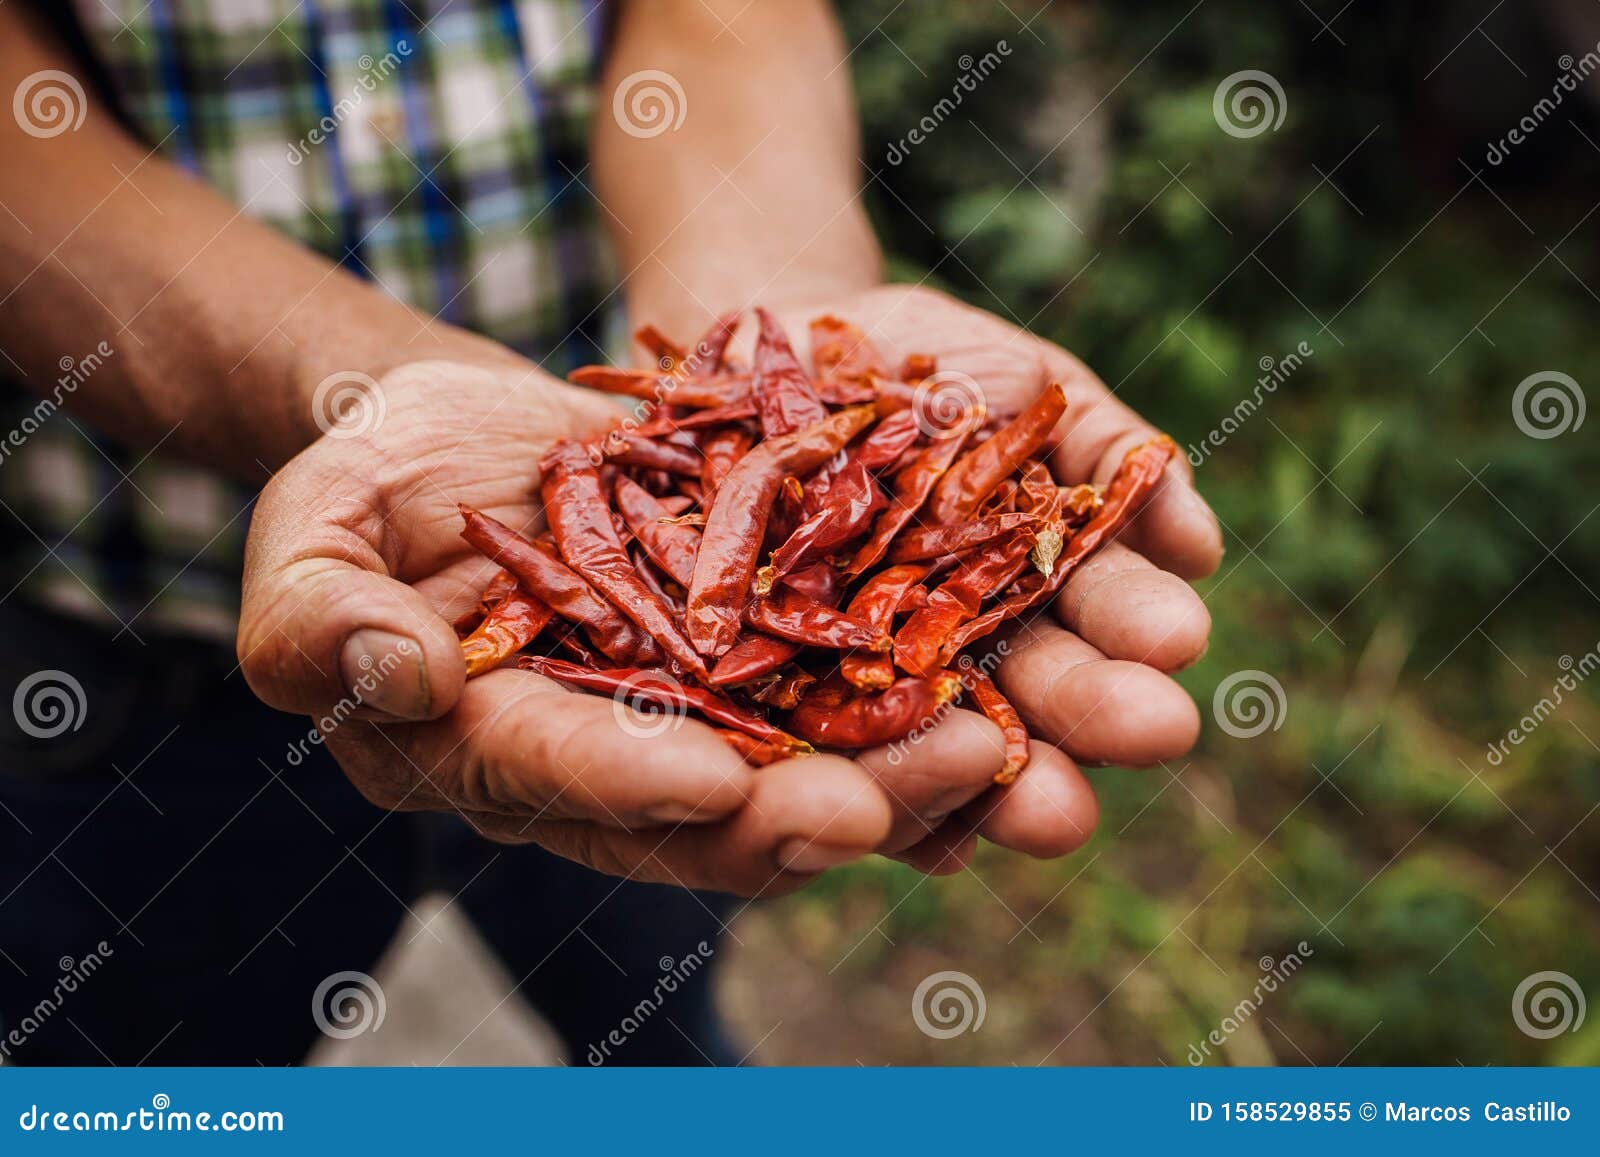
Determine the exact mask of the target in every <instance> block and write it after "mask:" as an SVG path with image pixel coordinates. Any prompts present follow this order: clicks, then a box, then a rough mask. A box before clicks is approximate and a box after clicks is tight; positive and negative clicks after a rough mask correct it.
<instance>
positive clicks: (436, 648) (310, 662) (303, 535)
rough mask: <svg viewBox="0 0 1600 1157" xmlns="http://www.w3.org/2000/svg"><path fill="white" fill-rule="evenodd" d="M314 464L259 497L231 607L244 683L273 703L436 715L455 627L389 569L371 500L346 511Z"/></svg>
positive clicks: (284, 476)
mask: <svg viewBox="0 0 1600 1157" xmlns="http://www.w3.org/2000/svg"><path fill="white" fill-rule="evenodd" d="M316 452H317V451H316V449H315V448H313V449H312V450H311V451H308V452H307V454H315V453H316ZM321 473H322V472H320V471H318V470H317V469H315V467H314V465H313V464H312V463H310V462H308V461H307V457H306V455H302V456H301V458H300V459H297V460H296V461H295V462H292V463H291V464H290V465H289V466H287V467H285V468H284V470H283V471H281V472H280V473H279V474H278V476H277V477H276V478H274V479H273V481H272V482H271V483H270V484H269V485H268V486H267V488H266V490H264V491H263V492H262V495H261V498H260V500H259V501H258V503H257V506H256V512H255V515H254V517H253V518H252V520H251V528H250V539H249V543H248V545H247V547H246V551H245V574H244V597H243V602H242V605H241V608H240V613H239V638H238V654H239V665H240V667H241V668H242V670H243V671H244V677H245V680H246V681H247V682H248V683H249V684H250V689H251V690H252V691H254V692H255V693H256V695H257V696H258V697H260V698H261V699H262V700H263V701H264V702H266V703H267V704H268V705H270V706H272V707H276V708H279V709H280V710H283V711H293V712H299V713H305V714H311V715H316V716H322V715H326V714H329V713H332V714H334V715H337V716H339V717H341V718H342V717H343V716H344V715H347V714H348V713H350V712H351V711H353V710H355V709H356V708H358V707H365V708H369V709H372V710H376V711H379V712H382V713H384V714H387V715H391V716H394V717H397V718H400V719H431V718H435V717H437V716H439V715H442V714H444V713H445V712H446V711H448V710H450V708H451V707H453V706H454V705H455V702H456V700H457V699H458V698H459V697H460V695H461V688H462V685H463V683H464V681H465V678H466V668H465V664H464V663H463V661H462V658H461V647H460V644H459V643H458V642H457V640H456V635H455V632H454V631H453V630H452V629H451V627H450V624H448V623H447V622H445V620H444V619H443V618H442V617H441V616H440V615H439V613H438V611H437V610H435V609H434V607H433V605H432V604H431V603H430V602H429V601H428V600H427V599H426V598H424V597H423V596H422V595H421V594H419V593H418V592H417V591H415V590H413V589H412V588H411V587H410V586H407V585H406V584H405V583H402V582H399V581H397V580H395V579H393V578H391V577H390V576H389V574H388V571H387V567H386V565H385V563H384V561H383V558H382V556H381V554H380V553H379V551H378V549H377V546H376V544H377V543H378V542H380V541H381V538H380V534H381V533H382V518H381V516H380V515H379V514H378V513H377V511H378V510H379V504H378V503H377V502H376V501H368V502H364V503H361V504H360V507H359V508H360V509H361V510H362V512H363V513H362V514H360V515H359V516H357V517H356V518H354V519H352V518H351V516H350V514H349V511H350V509H351V507H352V504H351V503H350V502H349V501H348V499H347V498H337V499H336V498H334V497H332V495H333V493H334V488H332V487H330V486H329V485H327V479H325V478H322V477H320V475H321ZM342 489H344V490H346V492H347V491H348V478H347V477H346V479H345V480H344V486H343V487H342ZM334 502H338V503H339V509H338V512H337V516H336V513H335V511H334V509H333V507H332V504H333V503H334Z"/></svg>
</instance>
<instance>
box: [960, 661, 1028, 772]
mask: <svg viewBox="0 0 1600 1157" xmlns="http://www.w3.org/2000/svg"><path fill="white" fill-rule="evenodd" d="M958 667H959V674H960V679H961V682H962V684H963V685H964V686H965V687H966V689H967V691H968V692H969V693H970V694H971V695H972V699H973V701H974V702H975V703H977V705H978V710H979V711H982V712H983V713H984V715H985V716H986V717H987V718H988V720H989V722H990V723H993V724H994V725H995V726H996V727H998V728H999V729H1000V735H1001V737H1002V738H1003V739H1004V741H1005V753H1006V760H1005V763H1004V764H1002V765H1001V767H1000V770H999V771H997V772H995V775H994V781H995V782H996V783H998V784H1001V785H1004V784H1008V783H1014V782H1015V781H1016V778H1017V776H1018V775H1020V774H1021V773H1022V769H1023V768H1025V767H1027V766H1028V728H1027V726H1026V725H1025V724H1024V723H1023V722H1022V716H1020V715H1018V714H1017V709H1016V708H1015V707H1013V706H1011V701H1010V700H1009V699H1007V698H1006V697H1005V696H1004V695H1002V694H1001V693H1000V688H998V687H996V686H995V685H994V680H993V679H991V678H989V674H988V672H987V671H984V670H983V669H982V668H980V667H978V666H977V665H976V664H974V663H973V662H971V661H970V660H969V659H967V658H966V656H962V662H961V663H960V664H958Z"/></svg>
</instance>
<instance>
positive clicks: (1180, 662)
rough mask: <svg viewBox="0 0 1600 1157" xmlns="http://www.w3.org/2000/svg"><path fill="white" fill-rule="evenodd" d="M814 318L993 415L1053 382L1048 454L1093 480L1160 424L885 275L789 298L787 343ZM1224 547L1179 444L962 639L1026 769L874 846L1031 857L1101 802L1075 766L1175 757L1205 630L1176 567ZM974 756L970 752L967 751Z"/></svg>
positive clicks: (958, 731)
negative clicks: (997, 631)
mask: <svg viewBox="0 0 1600 1157" xmlns="http://www.w3.org/2000/svg"><path fill="white" fill-rule="evenodd" d="M822 313H833V314H836V315H838V316H840V317H842V318H844V319H845V320H847V321H850V322H853V323H855V324H856V325H858V326H860V327H861V328H862V329H863V330H865V331H866V333H867V334H868V336H869V338H870V340H871V341H872V343H873V344H874V345H875V346H876V347H877V348H878V349H879V350H881V351H882V352H883V353H884V354H885V355H886V357H887V358H888V359H889V361H890V364H891V365H893V364H898V362H899V360H900V359H901V358H903V357H904V356H905V355H907V354H911V353H925V354H932V355H934V356H935V357H937V358H938V368H939V370H940V371H941V372H947V373H953V374H955V375H965V376H966V377H967V378H970V380H971V381H972V382H974V383H976V385H977V387H978V388H979V389H980V390H981V391H982V393H983V394H984V395H985V396H986V397H987V399H988V401H989V402H990V404H991V405H992V406H993V407H994V408H996V409H999V410H1008V411H1015V410H1019V409H1021V408H1022V407H1023V406H1024V405H1026V404H1027V402H1029V401H1030V400H1031V399H1032V398H1033V397H1035V396H1036V395H1037V394H1038V393H1039V392H1040V391H1042V390H1043V389H1044V388H1045V386H1046V385H1047V384H1049V383H1050V382H1052V381H1055V382H1060V383H1061V384H1062V386H1063V387H1064V389H1065V391H1066V396H1067V412H1066V415H1065V416H1064V417H1063V419H1062V422H1061V425H1060V427H1059V429H1058V430H1057V432H1056V433H1057V441H1056V444H1055V446H1054V449H1053V450H1052V452H1051V454H1050V458H1049V461H1050V465H1051V467H1052V469H1053V471H1054V473H1055V474H1056V476H1057V478H1058V480H1059V481H1060V482H1062V483H1064V484H1075V483H1079V482H1105V481H1106V480H1107V479H1108V478H1109V477H1110V476H1111V474H1112V472H1113V471H1114V470H1115V469H1116V467H1117V464H1118V463H1119V462H1121V460H1122V457H1123V455H1124V454H1125V453H1126V452H1127V451H1128V450H1129V449H1130V448H1132V447H1133V446H1136V445H1138V444H1139V443H1141V442H1143V441H1145V440H1147V439H1148V438H1150V437H1152V436H1154V435H1155V433H1156V431H1155V429H1154V428H1153V427H1151V426H1150V424H1149V423H1147V422H1145V421H1144V420H1143V419H1142V418H1140V417H1139V415H1138V414H1136V413H1134V412H1133V411H1132V410H1131V409H1129V408H1128V407H1127V406H1126V405H1124V404H1123V403H1122V402H1121V401H1119V400H1118V399H1117V398H1116V397H1115V396H1113V395H1112V393H1111V392H1110V391H1109V390H1108V389H1107V388H1106V386H1105V385H1104V383H1102V382H1101V381H1100V380H1099V379H1098V378H1097V377H1096V376H1095V375H1094V374H1093V373H1091V372H1090V371H1089V370H1088V369H1087V368H1086V367H1085V366H1084V365H1083V363H1082V362H1080V361H1078V359H1077V358H1075V357H1073V356H1072V355H1071V354H1069V353H1068V352H1067V351H1066V350H1064V349H1062V348H1060V347H1059V346H1056V345H1053V344H1051V343H1049V342H1046V341H1044V340H1042V339H1040V338H1038V337H1035V336H1034V335H1032V334H1029V333H1027V332H1026V331H1025V330H1023V329H1020V328H1018V327H1017V326H1014V325H1011V324H1009V323H1008V322H1005V321H1003V320H1001V319H1000V318H998V317H995V316H994V315H993V314H989V313H986V312H984V311H983V310H979V309H974V308H972V307H970V306H966V305H963V304H961V303H960V302H957V301H955V300H954V299H952V298H949V297H947V296H945V295H943V294H940V293H935V292H932V291H929V290H924V289H918V288H911V287H905V286H884V287H881V288H877V289H872V290H868V291H866V292H864V293H860V294H857V295H854V296H852V297H849V298H846V299H844V300H840V301H834V302H827V303H824V304H822V305H816V304H813V305H808V306H807V307H805V308H803V309H797V310H793V311H786V312H785V314H784V322H785V324H786V326H787V327H788V328H789V330H790V332H791V333H792V334H794V335H795V336H796V339H797V346H803V345H804V342H803V341H801V340H800V335H803V334H804V333H805V332H806V326H807V323H808V322H809V321H810V319H811V318H813V317H815V316H817V315H819V314H822ZM1221 558H1222V535H1221V531H1220V529H1219V527H1218V524H1217V520H1216V517H1215V516H1214V515H1213V514H1212V513H1211V510H1210V508H1209V507H1207V506H1206V504H1205V502H1204V501H1203V500H1202V499H1201V498H1200V496H1199V495H1198V493H1197V492H1196V491H1195V489H1194V486H1193V482H1192V479H1191V475H1190V471H1189V464H1188V462H1187V461H1186V460H1185V459H1184V458H1183V457H1182V456H1181V455H1180V456H1178V457H1177V458H1175V459H1174V460H1173V462H1172V464H1171V465H1170V466H1169V467H1168V470H1167V474H1166V476H1165V477H1164V478H1163V480H1162V482H1161V484H1160V486H1159V487H1158V488H1157V490H1156V491H1155V493H1154V494H1152V495H1151V497H1150V500H1149V501H1148V502H1147V503H1146V504H1145V506H1144V507H1143V509H1142V510H1141V511H1140V512H1139V514H1138V515H1137V516H1136V517H1135V518H1134V519H1133V521H1132V522H1131V523H1130V524H1129V525H1128V526H1127V527H1125V528H1124V530H1123V532H1122V534H1121V535H1120V536H1119V537H1118V539H1117V540H1116V541H1114V542H1111V543H1109V544H1108V545H1107V546H1105V547H1104V548H1103V549H1102V550H1100V551H1099V552H1098V553H1096V554H1095V555H1093V556H1092V557H1091V559H1090V560H1089V561H1088V562H1086V563H1085V564H1084V565H1083V566H1081V567H1080V568H1079V569H1078V570H1077V571H1076V572H1075V573H1074V574H1073V575H1072V576H1071V577H1070V578H1069V579H1068V581H1067V583H1066V584H1065V586H1064V587H1063V589H1062V591H1061V593H1060V594H1059V596H1058V597H1057V598H1056V599H1055V600H1054V602H1053V603H1052V604H1051V606H1050V607H1049V609H1048V611H1047V610H1045V609H1043V608H1041V609H1040V610H1039V611H1038V612H1036V613H1035V614H1034V615H1033V616H1032V617H1031V618H1029V617H1025V618H1023V619H1022V620H1020V621H1019V622H1018V623H1016V624H1015V625H1013V627H1012V628H1011V630H1010V631H1009V632H1006V633H1005V634H1003V635H1001V636H999V637H996V638H994V639H993V640H992V641H986V642H983V643H979V644H976V645H975V649H977V650H985V649H987V650H989V651H991V652H992V653H993V655H994V657H995V658H997V659H998V660H999V665H998V667H997V669H996V670H995V672H994V677H995V681H996V682H997V683H998V684H999V685H1000V688H1001V689H1002V691H1004V692H1005V693H1006V695H1007V697H1008V698H1010V699H1011V701H1012V703H1013V704H1014V705H1015V706H1016V707H1017V709H1018V711H1019V712H1020V713H1021V715H1022V717H1023V719H1024V720H1025V721H1026V722H1027V724H1028V726H1029V730H1030V731H1031V732H1032V733H1033V735H1034V737H1035V742H1034V744H1033V758H1032V762H1031V763H1030V764H1029V766H1028V768H1027V769H1026V770H1025V771H1024V772H1023V774H1022V776H1021V777H1020V778H1019V779H1018V781H1017V782H1016V783H1015V784H1013V785H1011V786H1009V787H1004V788H989V787H988V786H987V784H986V783H985V782H981V781H976V780H974V781H969V782H966V783H965V784H963V785H961V789H960V790H953V791H952V792H951V793H950V794H949V795H947V796H946V797H945V799H946V801H949V800H952V799H954V800H958V801H959V805H958V807H957V809H956V810H955V811H954V814H953V815H950V816H949V818H948V819H946V820H943V821H942V822H941V821H940V820H939V814H938V809H934V810H933V811H932V812H930V813H929V814H927V815H925V816H923V817H921V819H920V822H907V821H906V820H905V818H904V815H902V817H901V822H898V823H897V824H896V830H895V833H894V837H893V838H892V840H891V841H890V843H889V844H887V845H886V850H889V851H893V852H897V853H899V855H900V857H901V858H903V859H905V860H906V861H907V862H908V863H911V864H912V865H914V866H916V867H918V868H920V869H922V870H924V871H930V872H939V873H944V872H950V871H958V870H960V868H961V867H963V866H964V865H965V864H966V863H967V861H968V860H969V859H970V857H971V855H972V852H973V849H974V846H975V839H974V837H975V836H977V835H981V836H983V837H984V838H986V839H989V840H991V841H993V842H995V843H997V844H1001V845H1004V846H1006V847H1009V848H1013V849H1016V850H1019V851H1023V852H1026V853H1029V854H1032V855H1036V856H1055V855H1061V854H1064V853H1066V852H1069V851H1071V850H1073V849H1075V848H1077V847H1079V846H1081V845H1082V844H1083V842H1084V841H1085V840H1087V839H1088V837H1089V835H1090V834H1091V833H1092V832H1093V829H1094V826H1095V822H1096V819H1097V818H1098V811H1097V807H1096V804H1095V798H1094V792H1093V790H1092V789H1091V788H1090V786H1089V784H1088V782H1087V780H1086V779H1085V778H1084V776H1083V774H1082V772H1081V771H1080V766H1083V765H1099V764H1118V765H1121V766H1128V767H1142V766H1148V765H1153V764H1157V763H1160V762H1162V761H1165V760H1170V759H1175V758H1177V757H1178V756H1181V755H1182V754H1184V753H1185V752H1186V751H1188V750H1189V748H1190V747H1191V746H1192V745H1193V744H1194V742H1195V740H1196V738H1197V737H1198V735H1199V728H1200V718H1199V713H1198V711H1197V710H1196V708H1195V705H1194V703H1193V701H1191V700H1190V698H1189V697H1188V695H1187V694H1186V693H1185V692H1184V691H1183V690H1182V688H1180V687H1179V686H1178V684H1177V683H1176V682H1174V681H1173V680H1172V679H1171V678H1170V677H1169V673H1170V672H1173V671H1176V670H1178V669H1180V668H1182V667H1184V666H1187V665H1188V664H1190V663H1192V662H1194V661H1195V660H1196V659H1198V658H1199V657H1200V656H1201V655H1202V654H1203V653H1204V651H1205V647H1206V639H1207V636H1208V634H1209V632H1210V627H1211V619H1210V615H1209V614H1208V613H1207V611H1206V608H1205V604H1204V603H1203V602H1201V600H1200V598H1199V596H1198V595H1197V594H1196V593H1195V592H1194V590H1193V589H1192V588H1191V587H1190V586H1189V584H1188V583H1187V582H1186V581H1184V580H1185V579H1192V578H1199V577H1202V576H1204V575H1207V574H1210V573H1211V572H1212V571H1213V570H1215V569H1216V567H1217V565H1218V564H1219V562H1220V561H1221ZM985 726H986V723H985V721H984V720H982V719H981V718H979V717H975V716H971V715H968V714H967V713H965V712H958V713H956V714H955V715H954V716H952V718H951V719H949V720H948V721H946V723H945V724H943V725H941V727H940V728H938V729H937V730H936V731H934V732H933V733H930V734H929V735H928V736H925V737H923V739H922V741H921V742H922V745H924V746H933V747H940V748H943V747H944V746H945V744H946V739H947V737H950V736H955V735H959V736H961V737H962V741H963V742H964V743H966V744H970V745H973V746H974V747H975V748H978V749H981V748H983V747H984V746H985V745H987V752H988V756H989V762H990V763H991V764H992V765H993V766H994V767H998V766H999V763H1000V761H1001V749H1000V739H999V735H998V732H996V731H994V730H993V729H992V728H990V729H989V730H988V731H987V732H985V731H984V727H985ZM860 758H861V761H862V762H863V764H865V765H866V766H868V767H870V768H873V769H874V770H875V771H876V772H878V774H879V777H880V782H881V783H882V784H883V785H884V787H885V790H886V792H887V794H888V795H889V796H890V798H891V800H894V798H895V797H896V795H897V792H898V791H899V790H900V787H901V784H902V782H903V781H904V779H905V776H906V774H907V771H906V769H907V761H905V760H898V761H896V762H895V763H894V764H893V765H890V764H889V763H888V762H887V761H886V759H885V758H884V755H883V753H870V752H869V753H863V754H862V756H861V757H860ZM971 762H973V763H979V762H983V761H982V760H981V759H980V758H978V756H977V754H976V753H975V754H974V755H973V756H972V757H971ZM898 810H900V811H901V812H902V813H903V812H904V811H905V809H903V808H901V809H898ZM918 837H921V838H918Z"/></svg>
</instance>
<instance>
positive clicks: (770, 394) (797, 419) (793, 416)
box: [751, 308, 828, 439]
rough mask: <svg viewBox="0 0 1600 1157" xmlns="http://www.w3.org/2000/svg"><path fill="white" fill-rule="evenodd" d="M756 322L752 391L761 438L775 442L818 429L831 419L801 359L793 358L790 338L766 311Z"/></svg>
mask: <svg viewBox="0 0 1600 1157" xmlns="http://www.w3.org/2000/svg"><path fill="white" fill-rule="evenodd" d="M756 320H757V321H758V322H760V324H761V332H760V333H759V334H758V335H757V337H756V353H755V361H754V363H753V365H752V369H753V371H754V375H755V379H754V382H753V384H752V387H751V390H752V393H753V394H754V396H755V400H756V409H757V412H758V413H759V415H760V417H761V434H762V436H763V437H765V438H769V439H770V438H776V437H778V436H780V435H782V434H791V433H793V432H794V431H796V430H802V429H804V428H805V427H807V426H814V425H816V424H817V423H818V422H820V421H822V420H823V419H824V418H825V417H827V416H828V408H827V407H826V406H824V405H823V404H822V399H821V398H819V397H818V396H817V390H816V387H815V386H814V385H812V383H811V378H810V376H809V375H808V374H807V373H806V371H805V370H804V369H803V368H802V367H801V365H800V359H798V358H797V357H795V356H794V347H793V346H791V345H790V344H789V336H788V334H786V333H784V332H783V327H782V326H780V325H779V324H778V321H777V319H776V318H774V317H773V316H772V315H771V314H770V313H768V312H767V311H766V310H764V309H759V308H758V309H757V310H756Z"/></svg>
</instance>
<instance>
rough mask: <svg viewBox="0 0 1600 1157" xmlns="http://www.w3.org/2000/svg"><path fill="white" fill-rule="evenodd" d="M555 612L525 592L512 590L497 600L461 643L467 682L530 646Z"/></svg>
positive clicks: (513, 586) (514, 587)
mask: <svg viewBox="0 0 1600 1157" xmlns="http://www.w3.org/2000/svg"><path fill="white" fill-rule="evenodd" d="M554 617H555V612H554V611H553V610H551V609H550V607H549V606H548V605H547V604H545V603H544V602H543V601H541V600H540V599H537V598H535V597H534V596H533V595H530V594H528V593H527V592H525V591H522V590H518V589H516V586H515V580H513V584H512V590H511V591H510V592H509V593H508V594H506V595H504V596H502V597H501V598H500V599H498V600H497V601H496V602H495V604H494V605H493V606H492V607H491V608H490V610H489V613H488V614H487V615H485V616H484V619H483V622H481V623H480V624H478V627H477V629H476V630H475V631H473V632H472V634H470V635H468V636H467V637H466V638H465V639H462V640H461V657H462V658H463V659H465V660H466V663H467V678H468V679H471V678H473V677H474V676H475V675H481V674H483V673H484V672H485V671H489V670H493V669H494V668H495V667H498V666H499V665H500V664H501V663H503V662H505V661H506V660H507V659H509V658H510V657H511V656H512V655H515V654H516V653H517V652H518V651H520V650H522V648H524V647H526V646H527V645H528V644H529V643H531V642H533V640H534V638H535V637H536V636H537V635H538V634H539V632H540V631H542V630H544V629H545V627H546V626H548V625H549V623H550V620H551V619H552V618H554Z"/></svg>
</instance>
